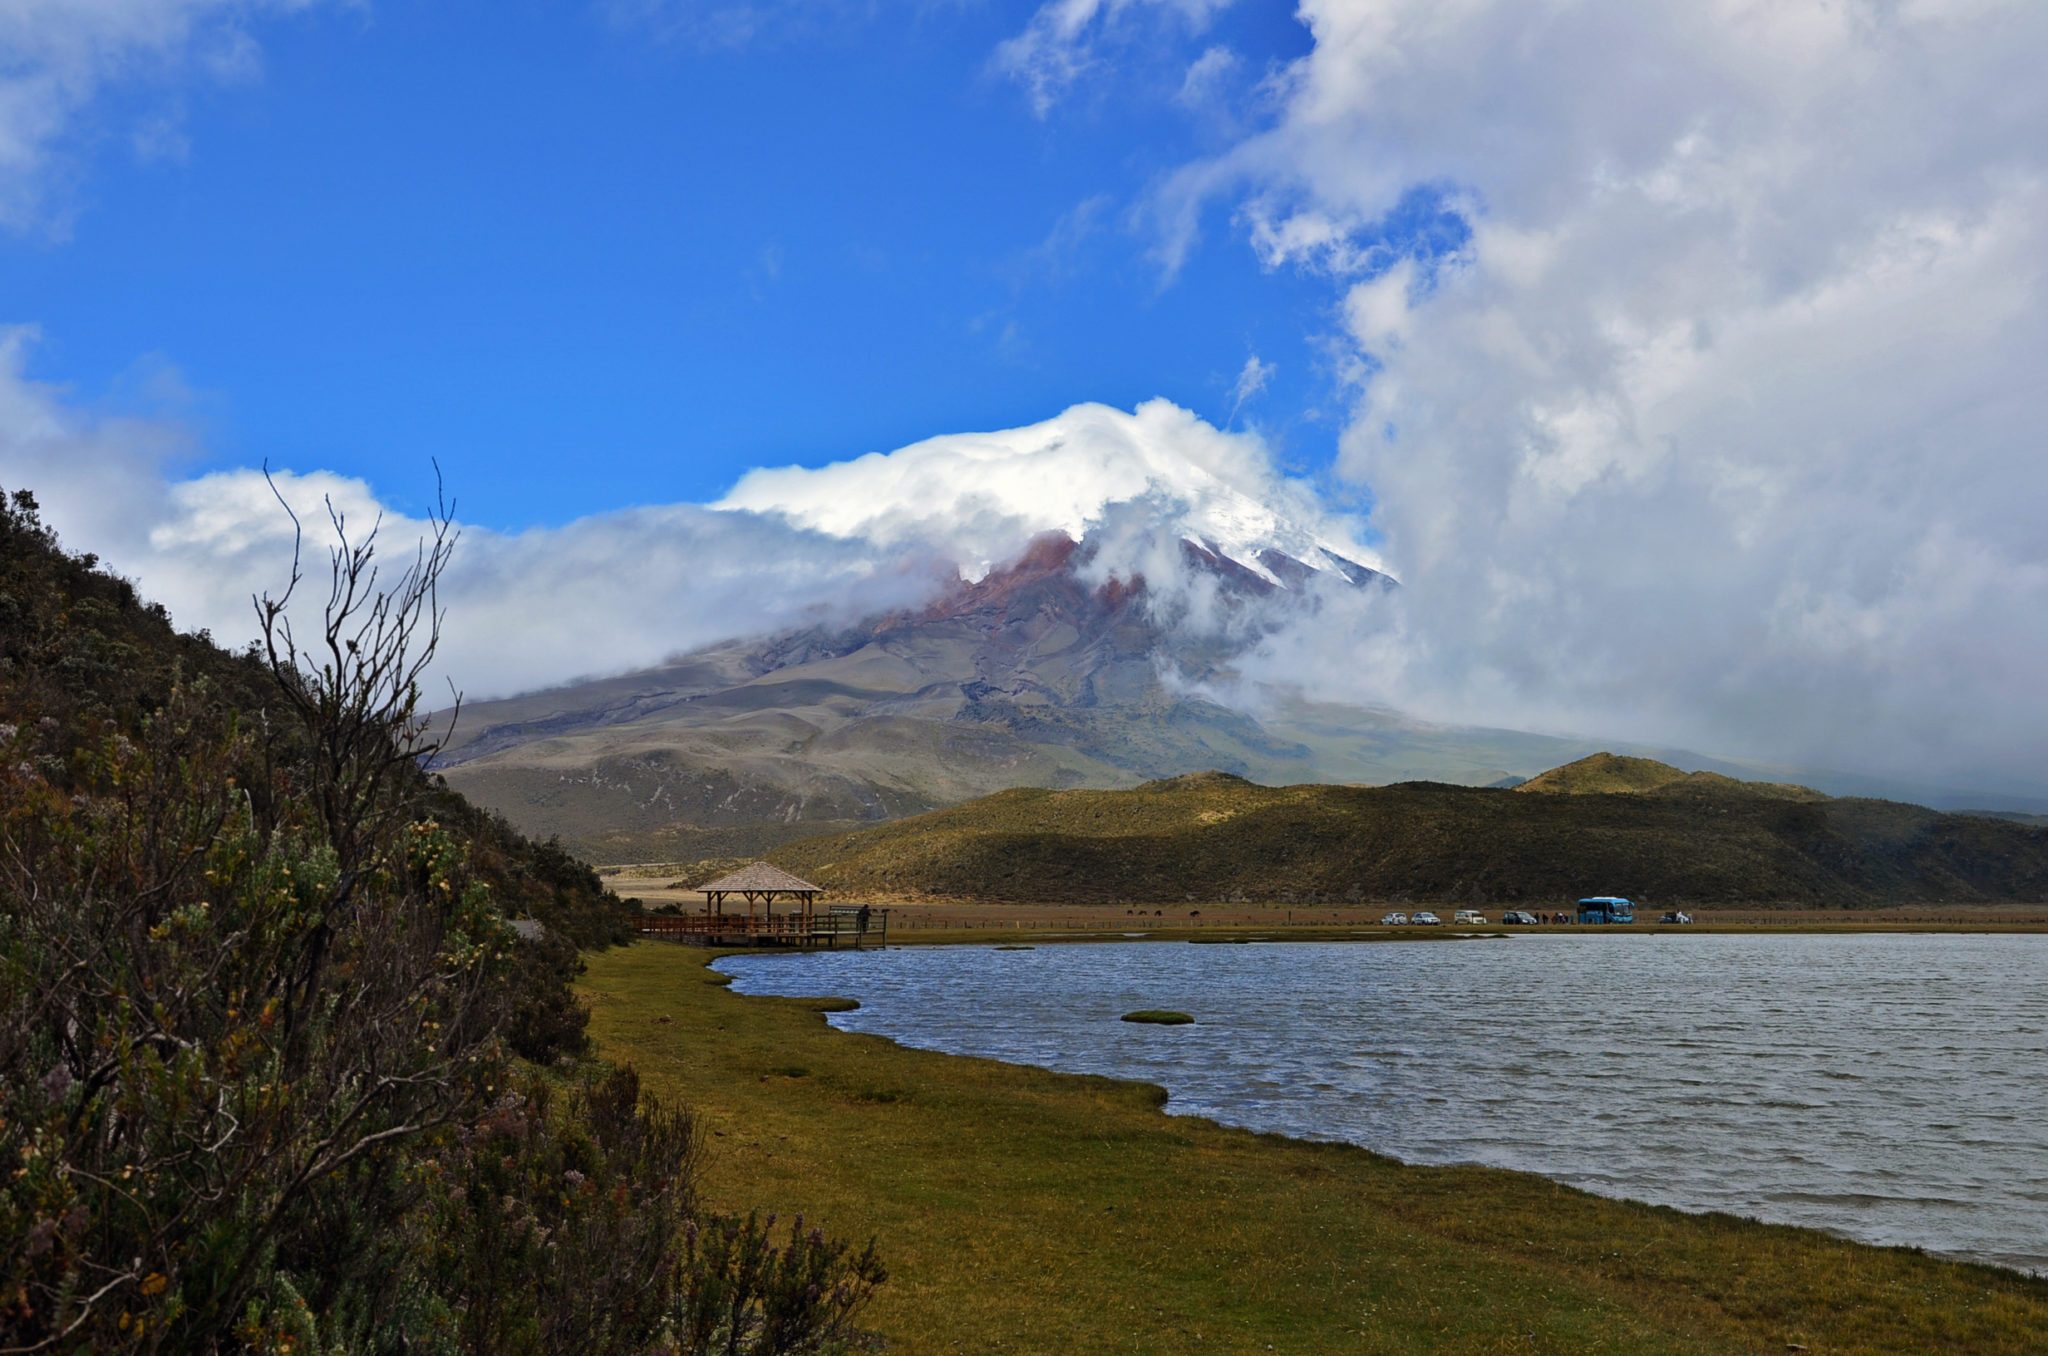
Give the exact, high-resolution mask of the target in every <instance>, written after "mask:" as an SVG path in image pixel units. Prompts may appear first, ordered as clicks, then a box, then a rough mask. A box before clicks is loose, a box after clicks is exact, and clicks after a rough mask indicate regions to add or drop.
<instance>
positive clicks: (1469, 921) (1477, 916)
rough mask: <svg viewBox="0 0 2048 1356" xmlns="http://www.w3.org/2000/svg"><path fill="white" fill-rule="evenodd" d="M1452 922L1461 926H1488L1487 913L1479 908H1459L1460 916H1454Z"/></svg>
mask: <svg viewBox="0 0 2048 1356" xmlns="http://www.w3.org/2000/svg"><path fill="white" fill-rule="evenodd" d="M1451 922H1452V923H1454V924H1458V925H1460V926H1476V927H1482V928H1483V927H1485V926H1487V923H1486V915H1485V914H1483V913H1481V912H1479V910H1477V909H1460V910H1458V916H1457V917H1456V918H1453V919H1452V920H1451Z"/></svg>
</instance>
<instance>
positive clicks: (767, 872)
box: [697, 862, 825, 936]
mask: <svg viewBox="0 0 2048 1356" xmlns="http://www.w3.org/2000/svg"><path fill="white" fill-rule="evenodd" d="M697 893H698V894H700V895H702V896H704V912H705V915H706V916H707V919H710V918H715V919H716V920H717V922H716V923H714V924H713V925H712V927H711V928H710V929H709V930H711V931H718V932H724V931H737V930H738V929H737V927H728V926H726V925H725V901H726V897H727V896H729V895H738V896H739V897H740V898H742V899H744V900H746V901H747V930H748V931H749V932H754V931H756V928H755V924H754V915H755V910H756V909H759V910H760V913H761V921H762V923H763V924H764V925H765V926H764V927H762V928H760V929H759V931H761V932H762V933H764V934H767V935H772V934H774V933H775V932H776V930H777V929H776V921H775V900H776V897H777V896H787V897H789V898H791V899H794V900H796V901H797V902H798V904H800V905H801V906H802V912H801V914H791V915H788V916H786V917H785V920H784V923H783V928H782V930H784V931H794V932H798V933H800V934H802V935H805V936H808V935H809V934H810V933H811V931H812V927H811V916H812V914H813V913H815V912H816V910H817V903H818V896H819V895H821V894H823V893H825V892H824V890H823V889H822V888H821V887H819V886H816V885H813V884H811V883H810V882H809V881H807V880H804V879H802V878H801V877H798V876H792V875H790V874H789V872H787V871H784V870H783V869H782V868H781V867H779V866H770V865H769V864H768V863H766V862H755V863H754V864H753V865H752V866H743V867H741V868H740V869H739V870H737V871H735V872H733V873H732V874H731V875H729V876H720V877H719V878H718V879H717V880H714V881H707V882H706V883H704V884H703V885H700V886H698V887H697ZM799 918H800V919H801V920H802V921H801V923H800V924H799V922H798V920H799ZM732 921H733V923H734V924H737V923H738V921H739V920H738V919H737V918H735V919H733V920H732Z"/></svg>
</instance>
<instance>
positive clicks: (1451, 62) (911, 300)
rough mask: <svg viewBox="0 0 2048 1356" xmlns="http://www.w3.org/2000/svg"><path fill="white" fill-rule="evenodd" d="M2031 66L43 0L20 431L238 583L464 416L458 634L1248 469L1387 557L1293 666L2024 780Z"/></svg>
mask: <svg viewBox="0 0 2048 1356" xmlns="http://www.w3.org/2000/svg"><path fill="white" fill-rule="evenodd" d="M2044 65H2048V6H2044V5H2042V4H2041V3H2040V0H1917V3H1915V4H1912V5H1900V4H1895V3H1891V2H1890V0H1768V3H1765V2H1763V0H1757V2H1755V3H1752V2H1750V0H1730V2H1729V3H1725V4H1716V5H1711V6H1702V5H1700V4H1698V3H1697V2H1696V0H1572V2H1571V3H1563V2H1562V0H1560V2H1558V3H1550V2H1548V0H1463V2H1462V3H1459V4H1456V5H1446V4H1444V3H1442V0H1296V3H1295V4H1294V5H1293V6H1292V7H1290V6H1289V5H1285V4H1274V3H1270V2H1269V0H1042V3H1007V4H998V3H991V2H988V0H906V2H905V3H899V4H882V3H880V2H879V0H781V2H780V3H774V4H766V3H750V0H550V2H548V3H541V2H540V0H502V2H501V3H496V4H486V3H482V2H481V0H94V3H92V4H90V5H81V4H79V3H77V0H11V3H8V4H4V5H0V484H4V485H9V486H12V485H28V486H30V487H31V488H34V489H36V491H37V492H38V494H39V495H40V496H41V497H42V498H43V500H44V502H45V503H46V505H48V506H49V511H50V516H51V518H52V520H53V522H55V523H56V525H57V526H58V528H59V529H60V531H62V532H63V533H64V535H65V538H66V540H67V541H69V542H71V543H72V544H73V545H74V546H76V547H78V548H79V549H84V550H93V551H97V552H99V553H100V554H102V555H103V557H104V558H106V559H107V560H109V561H110V562H113V563H114V564H115V566H116V567H117V568H119V569H122V570H123V571H125V572H127V573H129V574H131V575H133V576H134V577H136V578H137V579H138V581H139V582H140V584H141V585H142V587H143V589H144V591H145V592H147V593H149V594H151V595H152V596H156V597H159V598H161V599H163V600H164V601H165V602H166V603H167V604H168V605H169V606H170V607H171V608H172V611H173V614H174V615H175V616H177V617H178V618H179V619H180V620H181V622H182V623H184V624H188V625H205V626H209V627H214V628H217V630H218V633H219V634H221V635H222V636H224V637H228V638H233V637H234V636H235V634H236V633H237V628H246V625H247V612H248V592H249V590H250V588H251V586H252V584H254V583H257V582H260V581H261V580H263V579H267V578H272V577H275V575H276V573H277V571H278V570H279V569H281V568H282V565H281V563H280V560H281V558H280V557H279V556H278V551H279V550H280V549H282V550H284V551H285V552H286V555H285V557H283V559H288V549H289V535H288V533H287V534H286V536H285V538H284V540H283V543H282V546H280V542H279V539H278V535H277V532H278V526H277V525H278V521H279V518H280V515H279V513H278V511H277V507H276V504H275V502H274V500H273V499H272V498H271V497H270V495H269V492H268V490H267V488H266V487H265V486H264V485H263V483H262V480H261V478H260V476H259V475H258V474H257V473H256V471H255V469H254V468H256V467H258V466H260V465H261V464H262V463H264V462H265V461H268V462H269V463H270V464H271V465H272V466H276V467H281V468H285V469H287V470H289V471H290V472H292V473H293V477H292V478H291V479H290V480H289V481H288V483H287V485H286V488H287V489H288V490H289V491H290V492H292V493H294V494H299V495H302V496H305V502H306V503H307V504H308V505H310V506H313V507H317V505H318V501H319V497H320V495H322V494H334V495H337V496H339V497H340V498H341V500H343V501H345V502H347V503H348V504H350V505H351V506H352V511H354V512H356V513H358V514H373V513H375V512H377V511H378V510H379V509H380V508H381V509H384V510H387V511H389V512H390V513H391V514H393V515H395V516H394V518H393V520H392V522H393V527H394V530H405V531H409V530H411V528H412V527H413V525H414V524H413V523H412V521H411V520H410V519H408V518H407V517H406V516H405V515H408V514H411V515H417V514H418V512H419V511H420V510H421V509H422V508H423V507H424V505H425V502H426V497H427V494H428V492H429V490H430V487H431V475H432V473H431V470H430V463H431V462H432V461H436V460H438V462H439V463H440V465H441V467H442V468H443V470H444V472H445V473H446V476H447V480H448V484H449V487H450V489H451V490H452V491H453V493H454V494H455V495H456V497H457V499H458V502H459V504H460V510H461V513H460V516H461V518H462V520H463V522H464V524H465V526H466V529H467V535H466V536H465V545H464V548H463V551H462V553H461V555H460V556H459V562H460V563H459V564H458V567H457V573H456V574H455V575H452V576H451V580H450V584H451V593H450V595H449V596H450V598H451V600H452V601H451V607H452V608H453V611H452V612H451V617H452V618H453V619H454V620H452V621H451V626H453V627H454V628H455V630H454V631H451V639H450V644H449V649H448V652H447V662H448V665H449V667H450V670H451V672H453V673H455V674H456V675H457V676H459V677H460V679H461V681H462V683H463V685H464V686H465V687H467V688H468V689H469V690H471V691H473V692H476V693H479V694H482V693H489V692H503V691H508V690H512V689H514V688H518V687H531V686H536V685H541V684H545V683H551V682H560V681H564V680H567V679H570V678H574V677H576V676H578V675H582V674H588V673H593V672H599V671H616V670H619V669H624V668H627V667H631V666H634V665H639V664H646V663H651V662H655V661H657V660H659V659H660V658H662V657H663V656H664V655H666V654H670V653H673V652H675V651H676V650H678V649H680V648H684V647H686V646H689V645H694V644H702V643H706V642H708V641H711V640H715V639H718V638H720V637H722V636H729V635H732V634H737V633H741V632H744V631H746V630H747V629H749V628H753V629H759V628H761V627H763V626H771V625H781V624H785V623H787V622H788V621H790V620H791V619H794V618H801V617H806V616H811V615H814V614H813V611H812V609H814V608H815V607H818V606H823V605H825V604H826V603H828V602H830V601H831V600H833V599H836V600H837V603H836V604H834V605H836V606H842V607H844V608H857V607H863V606H870V605H879V604H880V603H881V602H882V601H885V600H886V599H887V598H889V597H894V596H895V594H894V593H892V590H896V591H897V592H900V591H901V587H902V586H903V581H904V580H906V579H909V578H911V577H912V575H913V574H915V570H916V568H921V567H917V566H915V565H914V562H916V561H924V562H926V563H927V564H929V563H931V562H934V561H936V562H940V563H941V564H942V565H943V563H944V562H945V561H951V560H955V559H956V558H958V559H960V560H961V561H963V562H965V561H966V560H968V559H969V558H972V559H974V560H983V559H984V558H988V559H992V558H994V556H996V555H999V554H1001V552H1002V551H1003V550H1007V549H1009V546H1010V545H1011V544H1014V543H1015V542H1016V541H1018V540H1021V539H1023V538H1020V537H1019V536H1018V534H1019V533H1024V534H1026V535H1027V536H1028V533H1029V532H1030V531H1032V530H1038V529H1042V528H1043V527H1045V526H1048V525H1050V524H1051V523H1052V522H1054V521H1070V522H1083V523H1089V524H1102V523H1106V522H1108V521H1110V519H1111V518H1112V517H1114V518H1116V520H1117V521H1118V522H1124V521H1126V519H1127V518H1128V516H1129V514H1130V513H1132V512H1138V511H1139V510H1140V509H1143V508H1144V506H1146V505H1150V506H1153V507H1154V508H1156V509H1157V510H1158V512H1159V513H1160V514H1162V515H1163V517H1162V518H1161V519H1160V521H1158V522H1156V523H1153V524H1152V525H1151V527H1150V528H1148V529H1147V530H1148V531H1150V532H1151V533H1152V534H1153V537H1154V538H1156V539H1157V540H1160V541H1165V542H1167V543H1169V544H1170V543H1171V541H1172V540H1173V535H1174V534H1177V533H1181V532H1185V531H1187V530H1188V528H1187V519H1186V512H1187V511H1189V506H1190V505H1193V504H1196V503H1197V502H1200V503H1208V504H1210V505H1211V506H1212V507H1213V505H1215V504H1218V503H1224V502H1229V503H1232V504H1236V505H1238V507H1239V508H1240V509H1243V507H1244V503H1251V504H1254V505H1263V506H1264V508H1261V509H1258V510H1257V511H1254V510H1252V509H1245V510H1244V511H1243V512H1241V513H1237V511H1236V510H1233V512H1234V513H1237V516H1236V517H1235V518H1233V521H1239V522H1253V521H1259V522H1264V521H1267V518H1266V517H1263V516H1261V515H1262V514H1263V513H1264V509H1265V508H1270V509H1273V510H1274V511H1275V512H1276V513H1277V514H1278V517H1277V518H1274V519H1273V521H1276V522H1277V521H1279V519H1283V518H1284V519H1286V520H1287V521H1288V522H1289V523H1291V524H1293V528H1298V529H1301V531H1300V532H1296V533H1295V539H1300V540H1308V539H1310V538H1317V539H1336V540H1350V541H1355V542H1356V543H1358V545H1359V547H1360V549H1361V550H1362V551H1365V552H1368V553H1372V554H1375V555H1376V557H1377V558H1378V559H1379V560H1380V561H1381V563H1383V564H1384V565H1385V566H1386V567H1387V568H1388V569H1389V570H1391V571H1392V572H1393V573H1394V574H1396V575H1397V576H1398V577H1399V578H1400V579H1401V581H1402V584H1403V587H1402V589H1401V590H1400V591H1399V599H1398V601H1394V602H1388V603H1387V604H1386V605H1385V606H1384V607H1382V608H1380V609H1378V610H1377V611H1375V612H1374V613H1373V614H1372V615H1371V616H1366V617H1361V618H1356V619H1353V620H1352V621H1351V622H1346V623H1345V624H1343V625H1337V624H1335V623H1334V619H1331V618H1325V624H1322V625H1320V626H1318V627H1315V628H1311V630H1310V631H1308V632H1304V633H1303V634H1302V635H1299V636H1295V637H1292V638H1291V639H1289V640H1288V641H1287V644H1286V645H1281V644H1280V643H1279V641H1276V642H1275V645H1274V646H1273V647H1269V648H1270V650H1271V652H1270V653H1269V654H1268V655H1267V656H1266V660H1267V661H1268V662H1267V664H1266V673H1267V676H1268V677H1269V678H1270V679H1271V681H1272V683H1273V684H1274V685H1275V686H1288V687H1291V688H1293V689H1296V690H1299V691H1303V692H1306V693H1308V694H1309V695H1313V696H1317V697H1321V698H1326V699H1329V700H1334V701H1350V702H1362V703H1370V704H1374V705H1379V706H1386V707H1392V708H1394V709H1397V710H1402V711H1405V712H1408V713H1410V714H1412V715H1415V716H1418V717H1421V718H1425V719H1429V720H1435V721H1442V722H1446V723H1457V724H1477V725H1489V726H1503V727H1510V728H1518V729H1533V730H1544V731H1550V732H1556V733H1564V734H1574V735H1582V736H1587V737H1601V738H1612V739H1615V740H1630V741H1634V742H1638V743H1643V744H1654V745H1662V746H1676V747H1687V748H1692V749H1696V750H1699V751H1701V752H1703V753H1708V754H1714V755H1718V756H1729V757H1746V758H1751V759H1757V760H1762V761H1766V762H1771V763H1775V764H1779V765H1783V766H1787V767H1795V768H1796V767H1801V766H1814V767H1827V768H1839V769H1847V770H1854V771H1869V772H1873V773H1880V774H1883V775H1886V776H1893V777H1912V778H1932V779H1939V780H1942V781H1945V782H1947V783H1950V784H1953V785H1964V786H1983V787H2003V788H2008V789H2011V788H2019V789H2020V791H2022V792H2024V793H2025V794H2026V795H2029V796H2032V797H2034V798H2035V799H2040V800H2044V801H2048V776H2044V773H2043V771H2042V769H2044V768H2048V706H2044V704H2043V703H2042V702H2041V701H2040V697H2039V690H2038V689H2039V686H2040V679H2039V675H2040V674H2041V673H2042V672H2043V671H2048V534H2044V533H2043V532H2042V530H2041V526H2040V521H2041V518H2040V505H2041V504H2043V503H2048V457H2044V456H2043V455H2042V454H2041V433H2040V430H2041V429H2042V428H2044V427H2048V386H2044V384H2043V383H2042V382H2041V380H2040V372H2041V370H2042V368H2043V366H2044V365H2048V273H2044V270H2043V267H2042V263H2041V261H2042V260H2043V259H2048V82H2043V81H2042V80H2041V79H2040V78H2039V72H2040V70H2041V68H2042V67H2043V66H2044ZM1190 223H1192V224H1193V226H1194V229H1193V230H1192V231H1190V229H1189V226H1190ZM1248 374H1249V375H1250V376H1251V377H1256V378H1257V380H1249V381H1248V380H1247V376H1248ZM1154 398H1159V399H1160V400H1162V401H1163V402H1164V403H1154V404H1142V403H1141V402H1147V401H1152V400H1154ZM1087 402H1100V404H1098V405H1089V404H1087ZM1219 430H1220V432H1219ZM977 432H981V433H988V434H990V435H991V436H990V437H989V438H985V439H980V440H977V439H974V438H968V437H965V436H964V435H967V434H971V433H977ZM1076 439H1078V440H1082V441H1083V442H1085V445H1086V449H1087V456H1086V457H1083V458H1080V459H1077V458H1076V457H1075V455H1074V448H1075V447H1076V446H1079V445H1080V444H1079V443H1076V442H1073V441H1069V442H1066V443H1064V444H1063V443H1062V440H1076ZM923 440H936V442H934V443H933V444H931V445H930V446H927V447H926V448H925V449H924V450H923V451H922V452H918V453H916V454H914V455H913V454H911V453H910V452H908V450H907V449H909V447H910V445H912V444H915V443H920V442H921V441H923ZM1062 446H1064V447H1065V451H1064V452H1062V451H1061V450H1060V449H1061V447H1062ZM991 448H999V449H1002V456H1004V457H1006V458H1021V459H1022V460H1021V461H1016V460H1013V461H1011V462H1010V463H1008V465H1009V468H1010V472H1012V473H1013V474H1006V475H1004V476H1002V477H995V478H991V477H990V476H989V475H988V473H987V468H988V465H989V463H988V460H987V458H988V456H989V455H990V451H989V449H991ZM866 454H887V455H875V456H873V457H872V458H871V459H870V460H866V461H862V460H858V459H859V458H861V457H863V456H864V455H866ZM1056 454H1057V455H1056ZM789 464H797V465H801V466H805V467H812V468H819V467H827V466H828V464H838V469H834V470H830V471H829V472H821V473H820V474H817V475H814V476H811V477H809V478H806V477H804V476H794V477H782V478H774V477H768V478H762V477H758V476H757V477H754V478H752V479H750V480H749V479H746V478H747V476H748V473H749V472H751V471H754V470H756V469H757V468H762V467H773V466H780V465H789ZM1041 467H1042V468H1044V469H1043V471H1042V473H1041V472H1040V470H1039V469H1038V468H1041ZM1020 468H1021V469H1020ZM1077 468H1079V469H1077ZM913 470H914V472H915V473H914V474H912V472H913ZM1219 477H1220V479H1219ZM1055 478H1059V479H1060V483H1058V484H1053V483H1052V482H1053V480H1054V479H1055ZM743 480H745V481H746V486H747V488H746V492H745V494H744V495H743V496H742V497H743V498H744V500H745V504H746V507H745V509H744V510H743V511H742V510H741V509H739V508H738V507H736V505H737V504H738V502H739V501H738V500H731V501H727V502H726V504H725V506H724V507H722V508H721V507H718V504H719V502H720V500H721V496H725V495H726V494H727V492H728V491H729V490H732V488H733V487H734V486H735V485H736V484H739V483H740V482H742V481H743ZM998 481H999V482H1000V485H1001V487H1002V488H1001V489H1000V492H997V489H996V485H997V482H998ZM913 483H914V484H917V485H919V486H923V487H926V488H925V489H922V490H920V491H918V492H917V493H916V494H911V493H909V492H908V491H906V490H905V489H904V488H903V487H904V486H906V485H910V484H913ZM785 493H786V494H787V495H788V496H790V497H789V498H787V499H786V500H785V499H778V498H777V496H778V495H782V494H785ZM1232 496H1241V499H1242V502H1241V501H1240V499H1238V498H1233V497H1232ZM828 499H829V500H831V501H832V502H831V503H830V504H829V505H828V504H826V503H825V501H826V500H828ZM841 500H843V501H844V502H839V501H841ZM909 501H915V502H909ZM821 505H824V506H825V507H821ZM1134 506H1136V507H1134ZM827 507H829V508H830V510H831V511H830V512H827V511H825V508H827ZM799 510H801V511H799ZM1055 510H1057V511H1055ZM1112 510H1114V512H1112ZM1144 511H1150V510H1149V509H1146V510H1144ZM1176 514H1179V515H1181V516H1180V517H1175V515H1176ZM1075 515H1078V516H1075ZM830 524H840V525H841V526H840V527H831V526H829V525H830ZM847 525H851V526H847ZM1290 530H1292V529H1290ZM1304 533H1305V535H1304ZM984 538H985V539H984ZM735 540H746V541H748V542H750V543H752V545H753V548H754V549H752V550H741V551H735V550H734V545H733V544H734V541H735ZM768 556H773V557H774V559H775V560H776V561H777V562H778V572H776V573H774V574H773V576H772V577H770V576H768V575H765V574H762V573H760V570H759V566H758V563H757V562H758V561H760V560H761V559H763V558H766V557H768ZM940 573H941V574H943V569H941V571H940ZM916 577H917V578H923V579H929V578H931V577H933V576H930V575H916ZM899 601H900V600H899ZM458 633H459V634H458Z"/></svg>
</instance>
